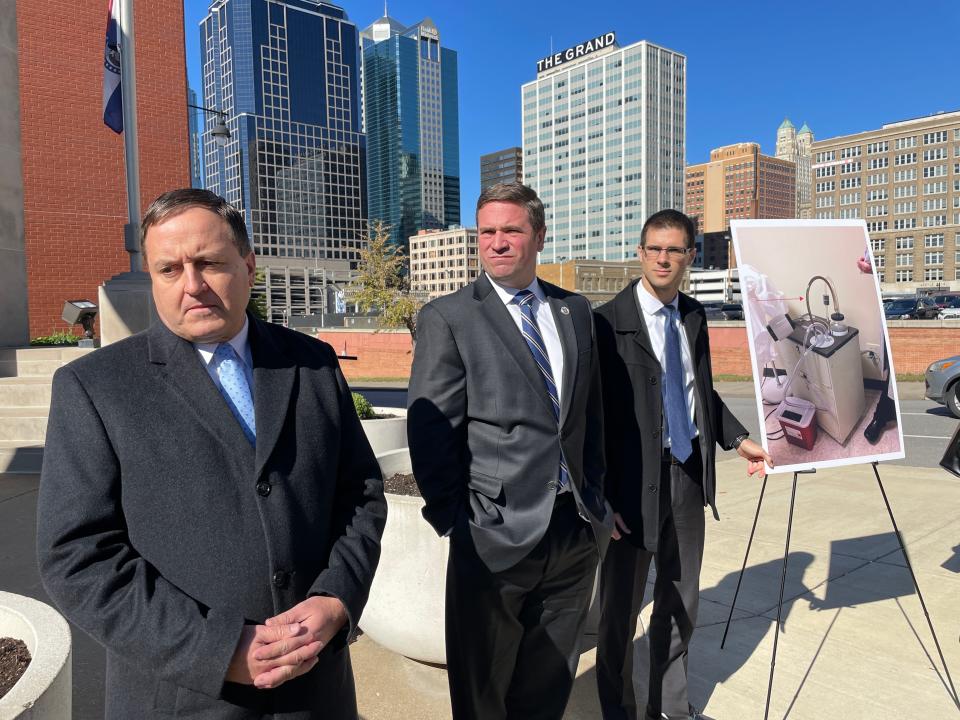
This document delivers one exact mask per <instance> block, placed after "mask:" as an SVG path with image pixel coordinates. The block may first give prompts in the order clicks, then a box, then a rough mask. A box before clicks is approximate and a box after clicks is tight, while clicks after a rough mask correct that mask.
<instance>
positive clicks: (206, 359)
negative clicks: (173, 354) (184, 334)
mask: <svg viewBox="0 0 960 720" xmlns="http://www.w3.org/2000/svg"><path fill="white" fill-rule="evenodd" d="M249 331H250V318H247V317H244V319H243V327H242V328H240V332H238V333H237V334H236V335H234V336H233V337H232V338H230V340H228V341H227V342H229V343H230V344H231V345H232V346H233V349H234V351H235V352H236V353H237V356H238V357H239V358H240V360H242V361H243V374H244V375H245V376H246V378H247V385H248V386H249V387H250V394H251V395H253V353H252V352H251V351H250V341H249V339H248V337H247V335H248V334H249ZM218 345H220V343H193V347H194V348H196V351H197V354H198V355H199V356H200V361H201V362H202V363H203V367H204V368H206V371H207V374H209V375H210V379H211V380H213V384H214V385H216V386H217V389H218V390H220V391H221V392H223V387H222V386H221V385H220V374H219V372H218V371H219V369H220V362H219V361H217V360H214V357H213V354H214V353H215V352H216V351H217V346H218Z"/></svg>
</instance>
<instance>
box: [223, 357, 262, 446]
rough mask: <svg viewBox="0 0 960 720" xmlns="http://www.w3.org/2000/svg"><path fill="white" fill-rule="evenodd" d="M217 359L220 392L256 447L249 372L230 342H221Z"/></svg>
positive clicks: (255, 428) (255, 429) (255, 427)
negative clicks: (245, 369)
mask: <svg viewBox="0 0 960 720" xmlns="http://www.w3.org/2000/svg"><path fill="white" fill-rule="evenodd" d="M213 358H214V360H216V361H217V363H218V365H217V377H219V378H220V392H221V393H222V394H223V398H224V400H226V401H227V405H228V406H229V408H230V412H232V413H233V416H234V417H235V418H236V419H237V422H238V423H240V429H241V430H243V434H244V435H246V436H247V440H249V441H250V444H251V445H253V446H254V447H256V444H257V442H256V439H257V422H256V419H255V418H254V413H253V394H252V393H251V392H250V385H249V384H248V383H247V374H246V372H244V369H243V363H242V362H241V361H240V358H239V357H238V356H237V352H236V350H234V349H233V346H232V345H231V344H230V343H220V344H219V345H218V346H217V349H216V351H215V352H214V353H213Z"/></svg>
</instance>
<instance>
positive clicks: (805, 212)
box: [777, 118, 813, 218]
mask: <svg viewBox="0 0 960 720" xmlns="http://www.w3.org/2000/svg"><path fill="white" fill-rule="evenodd" d="M812 145H813V130H811V129H810V128H809V127H808V126H807V124H806V123H804V124H803V127H801V128H800V130H797V129H796V128H795V127H794V126H793V123H792V122H790V119H789V118H784V119H783V122H782V123H780V127H778V128H777V157H778V158H780V159H781V160H789V161H790V162H792V163H794V164H795V165H796V166H797V199H796V209H795V213H796V215H795V217H798V218H812V217H813V213H812V212H811V203H810V198H811V194H810V187H811V186H810V168H811V167H812V157H813V154H812V153H811V152H810V147H811V146H812Z"/></svg>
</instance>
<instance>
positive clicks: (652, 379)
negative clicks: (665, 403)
mask: <svg viewBox="0 0 960 720" xmlns="http://www.w3.org/2000/svg"><path fill="white" fill-rule="evenodd" d="M650 384H651V385H656V384H657V378H656V377H654V376H653V375H651V376H650Z"/></svg>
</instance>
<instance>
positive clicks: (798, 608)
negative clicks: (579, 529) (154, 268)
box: [0, 459, 960, 720]
mask: <svg viewBox="0 0 960 720" xmlns="http://www.w3.org/2000/svg"><path fill="white" fill-rule="evenodd" d="M717 470H718V476H719V477H718V487H719V494H718V506H719V511H720V515H721V518H722V521H721V522H720V523H717V522H715V521H713V520H712V518H710V517H709V516H708V519H707V542H706V553H705V557H704V567H703V576H702V582H701V587H702V588H703V589H702V593H701V604H700V617H699V622H698V627H699V629H698V630H697V633H696V634H695V636H694V641H693V647H692V650H691V653H690V688H691V700H692V702H694V704H697V705H699V706H701V707H703V708H704V710H705V712H707V713H708V714H709V715H710V716H711V717H715V718H717V719H718V720H742V719H747V718H762V717H763V706H764V699H765V696H766V688H767V679H768V674H769V669H770V658H771V652H772V647H773V637H774V633H773V630H774V625H775V619H776V612H777V607H776V606H777V595H778V592H779V589H780V582H779V580H780V568H781V560H782V557H783V549H784V539H785V535H786V520H787V510H788V507H789V500H790V484H791V480H792V476H790V475H772V476H771V477H770V479H769V481H768V483H767V489H766V495H765V498H764V503H763V508H762V512H761V515H760V521H759V523H758V527H757V533H756V537H755V539H754V543H753V549H752V551H751V557H750V560H749V562H748V564H747V570H746V573H745V575H744V580H743V587H742V589H741V591H740V597H739V599H738V601H737V609H736V611H735V613H734V617H735V620H734V622H733V624H732V625H731V628H730V635H729V637H728V639H727V647H726V649H725V650H722V651H721V650H720V649H719V645H720V638H721V636H722V634H723V624H724V622H725V620H726V617H727V613H728V612H729V608H730V602H731V599H732V597H733V592H734V588H735V586H736V581H737V575H738V573H739V569H740V564H741V562H742V561H743V553H744V550H745V548H746V541H747V537H748V535H749V532H750V526H751V523H752V521H753V515H754V511H755V509H756V504H757V497H758V495H759V491H760V481H758V480H755V479H748V478H746V476H745V475H744V470H743V464H742V461H740V460H739V459H725V460H722V461H721V462H720V463H719V464H718V468H717ZM880 473H881V477H882V478H883V481H884V486H885V488H886V490H887V494H888V497H889V499H890V504H891V506H892V507H893V511H894V514H895V516H896V519H897V523H898V524H899V526H900V530H901V532H902V533H903V535H904V539H905V541H906V543H907V547H908V549H909V551H910V556H911V558H912V560H913V563H914V569H915V571H916V573H917V578H918V581H919V583H920V590H921V592H922V593H923V596H924V599H925V600H926V602H927V607H928V609H929V611H930V615H931V617H932V620H933V623H934V627H935V628H936V630H937V634H938V637H939V639H940V644H941V646H942V648H943V651H944V654H945V655H946V659H947V663H948V664H949V667H950V670H951V672H952V675H953V677H954V683H955V684H956V683H957V682H958V681H960V644H958V636H960V612H958V608H960V516H958V514H957V508H958V507H960V480H957V479H956V478H953V477H952V476H950V475H949V474H947V473H946V472H945V471H941V470H937V469H928V468H909V467H903V466H891V465H883V466H881V467H880ZM37 483H38V478H37V477H36V476H27V475H19V476H14V475H9V476H0V587H2V589H4V590H10V591H12V592H17V593H21V594H24V595H29V596H32V597H38V598H40V599H45V597H44V594H43V590H42V588H41V587H40V584H39V579H38V577H37V571H36V561H35V559H34V558H35V549H34V542H35V540H34V538H35V534H34V533H35V529H34V528H35V522H34V514H35V512H36V488H37ZM789 560H790V564H789V574H788V578H787V586H786V593H785V598H784V608H783V613H784V615H783V616H784V625H783V628H784V633H783V634H782V635H781V636H780V639H779V647H778V657H777V666H776V678H775V681H774V686H773V702H772V704H771V714H770V717H771V718H778V719H781V718H787V717H789V718H792V719H793V720H807V719H809V720H819V719H820V718H823V717H833V716H842V717H843V720H861V719H862V720H867V719H869V720H886V719H887V718H894V717H901V716H902V717H909V718H927V717H929V718H950V717H960V712H958V710H957V708H956V707H955V706H954V705H953V704H952V701H951V699H950V696H949V695H948V692H947V690H946V689H945V678H944V677H942V669H941V668H940V667H939V658H938V657H937V652H936V648H935V646H934V644H933V640H932V638H931V637H930V632H929V629H928V627H927V624H926V620H925V619H924V616H923V612H922V609H921V607H920V603H919V601H918V599H917V596H916V594H915V593H914V591H913V587H912V584H911V580H910V575H909V573H908V571H907V569H906V567H905V565H904V562H903V558H902V555H901V554H900V552H899V550H898V549H897V541H896V536H895V535H894V534H893V529H892V526H891V524H890V519H889V517H888V516H887V513H886V509H885V507H884V504H883V499H882V497H881V495H880V492H879V489H878V488H877V483H876V480H875V479H874V476H873V472H872V470H871V468H870V466H855V467H852V468H842V469H836V470H831V471H821V472H819V473H817V474H816V475H803V476H800V481H799V483H798V489H797V499H796V512H795V518H794V525H793V534H792V540H791V547H790V558H789ZM414 601H415V600H414ZM649 616H650V606H649V605H647V606H646V607H645V608H644V610H643V612H642V614H641V620H642V623H641V628H640V630H639V632H638V638H637V641H636V651H637V653H644V652H645V651H646V645H645V640H644V638H643V636H642V633H643V627H644V626H645V624H646V622H647V621H648V620H649ZM587 640H588V643H587V645H588V647H587V648H586V649H585V651H584V653H583V655H582V656H581V659H580V667H579V671H578V678H577V681H576V683H575V685H574V691H573V696H572V698H571V701H570V705H569V708H568V711H567V714H566V718H567V720H588V719H589V720H595V719H596V718H599V710H598V706H597V700H596V688H595V683H596V678H595V675H594V666H595V662H596V660H595V650H594V649H593V642H594V638H592V637H588V638H587ZM74 643H75V646H74V669H73V680H74V717H75V718H77V720H87V718H90V719H92V718H96V717H101V716H102V702H103V651H102V650H101V649H100V648H99V647H98V646H97V645H96V644H95V643H93V641H91V640H90V639H89V638H87V637H86V636H85V635H83V633H82V632H80V631H79V630H75V631H74ZM352 657H353V667H354V674H355V677H356V684H357V694H358V699H359V705H360V711H361V715H362V716H363V717H364V718H365V719H366V720H394V719H396V720H400V719H402V720H418V719H420V718H422V719H423V720H443V718H448V717H449V712H450V711H449V703H448V700H447V685H446V673H445V671H444V670H443V669H442V668H437V667H432V666H427V665H423V664H420V663H416V662H413V661H411V660H407V659H406V658H403V657H400V656H398V655H395V654H393V653H390V652H388V651H386V650H384V649H382V648H380V647H379V646H377V645H376V644H375V643H373V642H372V641H371V640H369V638H366V637H362V638H361V639H360V640H359V641H358V642H357V643H356V644H355V645H353V646H352ZM935 668H936V669H935ZM635 681H636V684H637V687H638V697H639V698H640V701H641V702H642V701H643V698H644V697H645V694H646V680H645V678H643V677H636V678H635Z"/></svg>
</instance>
